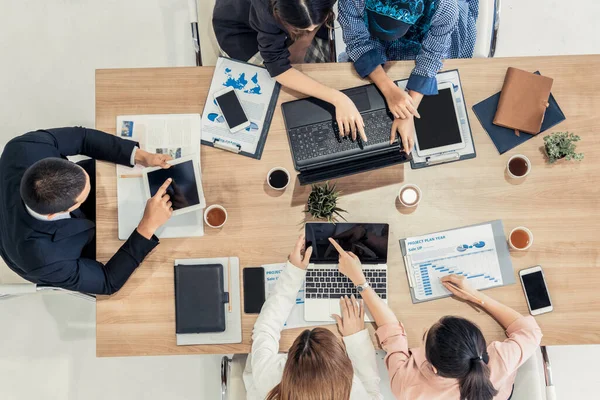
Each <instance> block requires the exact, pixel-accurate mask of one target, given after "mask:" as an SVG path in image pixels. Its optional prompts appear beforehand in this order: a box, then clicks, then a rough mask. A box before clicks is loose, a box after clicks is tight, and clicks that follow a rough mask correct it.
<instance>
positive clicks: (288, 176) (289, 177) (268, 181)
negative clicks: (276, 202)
mask: <svg viewBox="0 0 600 400" xmlns="http://www.w3.org/2000/svg"><path fill="white" fill-rule="evenodd" d="M275 171H283V172H285V174H286V175H287V178H288V181H287V183H286V184H285V186H284V187H280V188H276V187H275V186H273V185H271V182H270V180H269V177H270V176H271V174H272V173H273V172H275ZM291 180H292V177H291V176H290V173H289V172H288V170H287V169H285V168H283V167H275V168H271V170H270V171H269V172H268V173H267V185H269V187H270V188H271V189H273V190H285V188H286V187H288V186H289V184H290V181H291Z"/></svg>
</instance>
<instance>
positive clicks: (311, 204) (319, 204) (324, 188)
mask: <svg viewBox="0 0 600 400" xmlns="http://www.w3.org/2000/svg"><path fill="white" fill-rule="evenodd" d="M340 194H341V192H338V191H336V190H335V184H333V185H331V186H330V185H329V182H325V183H324V184H322V185H318V184H315V185H312V191H311V192H310V195H309V196H308V202H307V203H306V210H304V212H305V213H307V214H310V215H311V216H312V217H313V218H314V219H318V220H327V221H328V222H334V223H335V222H336V221H337V218H338V217H339V218H341V219H343V220H344V221H345V220H346V219H345V218H344V217H343V216H342V215H341V214H340V213H341V212H347V211H346V210H342V209H341V208H339V207H338V206H337V200H338V197H339V195H340Z"/></svg>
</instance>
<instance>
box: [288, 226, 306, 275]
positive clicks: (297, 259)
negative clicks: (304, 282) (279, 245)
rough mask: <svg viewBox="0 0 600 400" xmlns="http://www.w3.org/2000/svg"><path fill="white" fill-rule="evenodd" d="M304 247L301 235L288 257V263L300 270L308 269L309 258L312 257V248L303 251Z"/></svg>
mask: <svg viewBox="0 0 600 400" xmlns="http://www.w3.org/2000/svg"><path fill="white" fill-rule="evenodd" d="M304 246H305V242H304V234H302V235H300V237H299V238H298V241H296V246H294V250H292V253H291V254H290V256H289V257H288V259H289V260H290V262H291V263H292V264H293V265H294V266H295V267H297V268H300V269H306V268H307V267H308V263H309V262H310V256H311V255H312V246H310V247H309V248H308V249H305V248H304Z"/></svg>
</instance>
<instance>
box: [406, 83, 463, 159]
mask: <svg viewBox="0 0 600 400" xmlns="http://www.w3.org/2000/svg"><path fill="white" fill-rule="evenodd" d="M452 91H453V88H452V84H451V83H449V82H447V83H441V84H440V85H439V89H438V94H437V95H433V96H425V97H423V100H422V101H421V104H420V105H419V114H420V115H421V118H415V131H416V135H415V147H416V150H417V154H418V155H419V156H420V157H424V156H429V155H432V154H439V153H443V152H446V151H455V150H460V149H462V148H464V147H465V146H466V144H465V142H464V141H463V138H462V134H461V131H460V123H459V116H458V111H457V109H456V103H455V100H454V94H453V93H452Z"/></svg>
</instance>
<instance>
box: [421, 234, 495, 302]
mask: <svg viewBox="0 0 600 400" xmlns="http://www.w3.org/2000/svg"><path fill="white" fill-rule="evenodd" d="M484 246H485V244H484V243H483V242H476V243H474V244H472V245H461V246H458V249H457V250H459V249H460V248H463V249H464V250H467V249H471V253H461V254H459V255H456V256H451V257H445V258H439V259H436V260H428V261H426V262H421V263H418V264H414V265H413V268H414V273H415V278H416V281H417V287H416V288H415V294H418V296H417V297H420V298H425V297H439V296H441V295H444V294H445V293H447V291H446V289H445V288H444V287H443V285H442V284H441V281H440V278H442V277H444V276H446V275H450V274H455V275H462V276H464V277H466V278H467V279H468V280H469V281H470V282H471V284H472V285H473V287H475V288H477V289H483V288H488V287H491V286H496V285H498V284H501V283H502V277H501V276H500V275H498V274H500V271H499V270H498V271H495V268H493V267H492V265H493V264H492V263H491V261H492V260H493V257H495V253H494V251H493V249H482V247H484ZM475 249H477V251H476V252H472V251H473V250H475ZM464 250H463V251H464ZM459 251H460V250H459ZM473 257H475V258H473ZM496 275H497V276H496Z"/></svg>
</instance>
